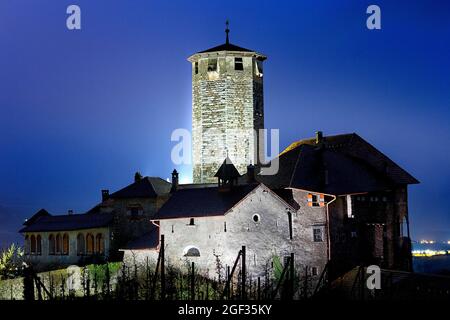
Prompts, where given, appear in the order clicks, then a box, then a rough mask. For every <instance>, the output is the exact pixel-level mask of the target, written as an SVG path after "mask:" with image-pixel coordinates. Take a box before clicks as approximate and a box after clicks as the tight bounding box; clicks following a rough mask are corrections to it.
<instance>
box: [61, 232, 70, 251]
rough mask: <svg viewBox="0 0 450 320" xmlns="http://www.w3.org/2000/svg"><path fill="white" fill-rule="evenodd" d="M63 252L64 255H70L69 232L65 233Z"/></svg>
mask: <svg viewBox="0 0 450 320" xmlns="http://www.w3.org/2000/svg"><path fill="white" fill-rule="evenodd" d="M62 254H63V255H68V254H69V235H68V234H67V233H65V234H64V235H63V241H62Z"/></svg>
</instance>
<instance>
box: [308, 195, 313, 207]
mask: <svg viewBox="0 0 450 320" xmlns="http://www.w3.org/2000/svg"><path fill="white" fill-rule="evenodd" d="M312 200H313V195H312V194H311V193H308V207H312V206H313V202H312Z"/></svg>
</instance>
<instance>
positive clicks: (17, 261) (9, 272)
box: [0, 243, 24, 279]
mask: <svg viewBox="0 0 450 320" xmlns="http://www.w3.org/2000/svg"><path fill="white" fill-rule="evenodd" d="M23 257H24V252H23V249H22V248H21V247H19V246H17V245H15V244H14V243H13V244H12V245H11V246H10V247H9V248H8V249H6V250H3V251H2V253H1V255H0V279H8V278H14V277H17V276H19V275H20V274H21V273H22V269H23Z"/></svg>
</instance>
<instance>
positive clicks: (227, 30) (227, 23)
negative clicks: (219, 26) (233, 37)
mask: <svg viewBox="0 0 450 320" xmlns="http://www.w3.org/2000/svg"><path fill="white" fill-rule="evenodd" d="M225 25H226V26H227V28H226V29H225V33H226V35H227V38H226V41H225V43H226V44H229V43H230V39H229V37H228V34H229V33H230V29H229V28H228V27H229V26H230V22H229V21H228V19H227V21H225Z"/></svg>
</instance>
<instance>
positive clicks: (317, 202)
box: [308, 193, 325, 207]
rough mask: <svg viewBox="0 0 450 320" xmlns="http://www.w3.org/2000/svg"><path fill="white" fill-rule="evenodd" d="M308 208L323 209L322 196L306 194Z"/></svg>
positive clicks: (323, 200)
mask: <svg viewBox="0 0 450 320" xmlns="http://www.w3.org/2000/svg"><path fill="white" fill-rule="evenodd" d="M308 206H309V207H324V206H325V196H324V195H323V194H314V193H308Z"/></svg>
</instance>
